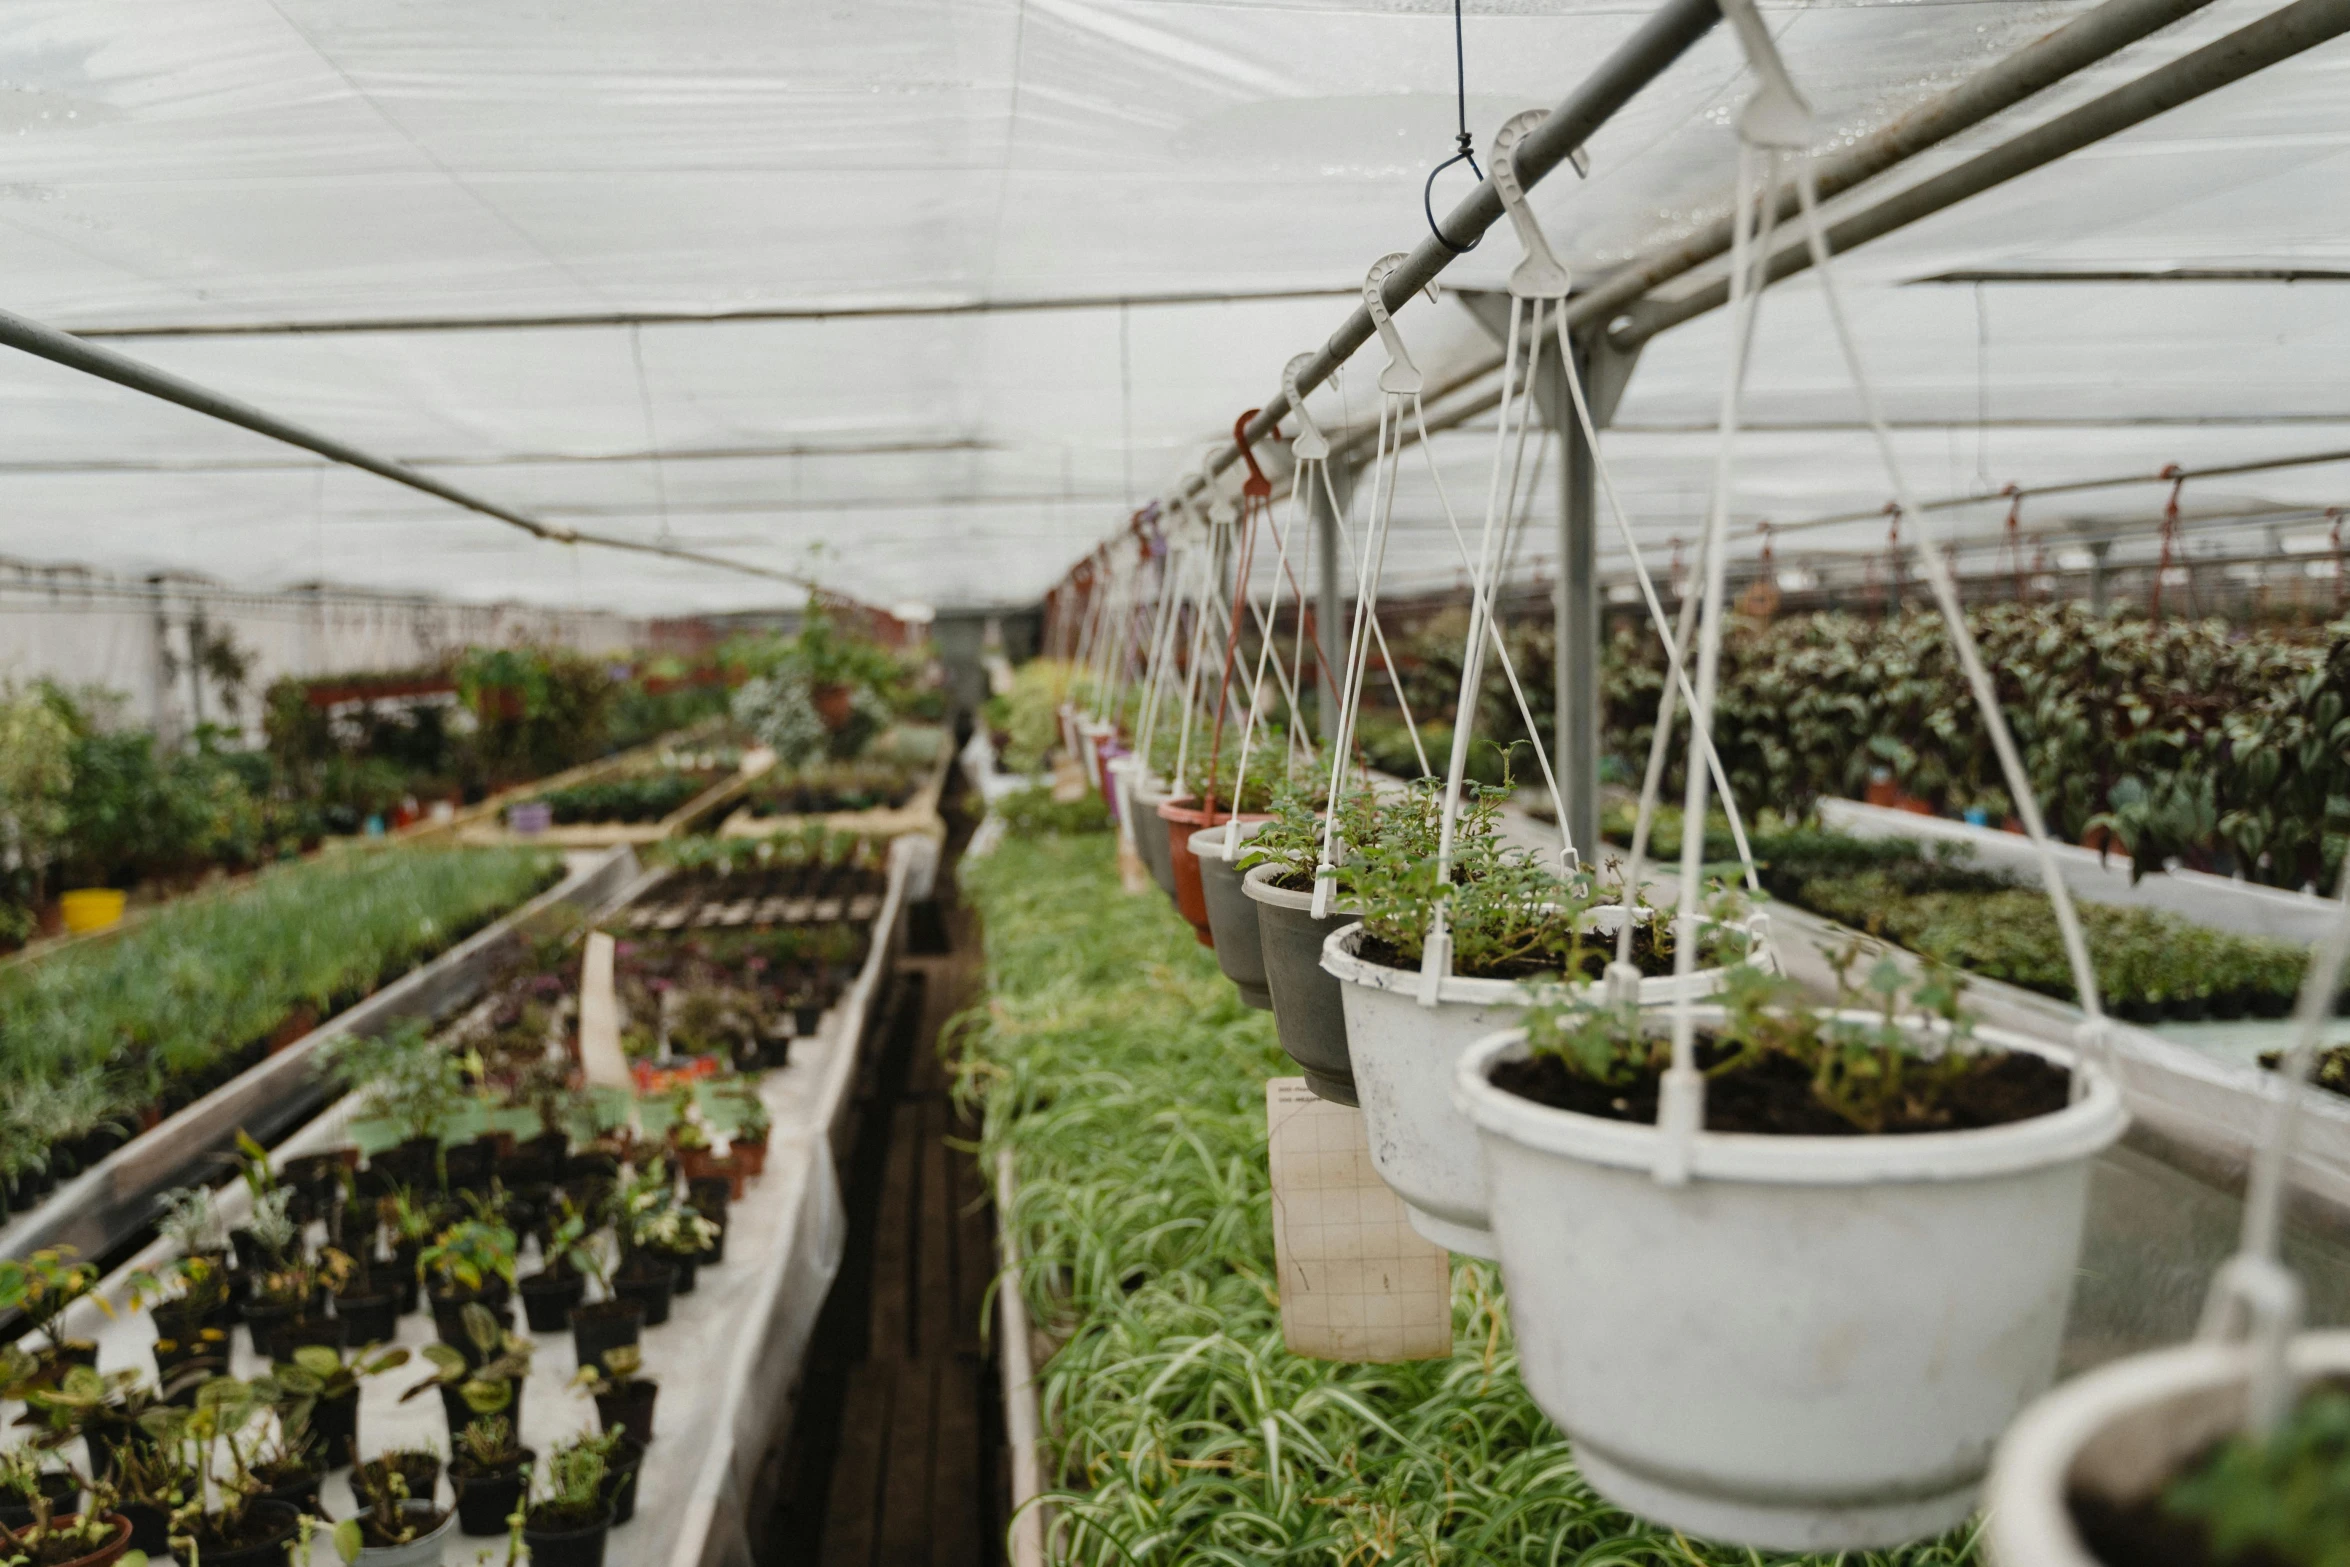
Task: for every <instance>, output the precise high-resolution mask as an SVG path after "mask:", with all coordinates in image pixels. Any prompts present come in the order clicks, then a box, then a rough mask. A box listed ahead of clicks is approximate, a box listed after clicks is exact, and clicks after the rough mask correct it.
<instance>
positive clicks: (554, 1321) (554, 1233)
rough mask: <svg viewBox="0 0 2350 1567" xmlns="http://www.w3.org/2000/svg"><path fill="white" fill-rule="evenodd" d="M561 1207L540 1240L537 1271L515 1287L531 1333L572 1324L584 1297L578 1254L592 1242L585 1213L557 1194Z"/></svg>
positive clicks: (562, 1327)
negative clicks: (572, 1318) (574, 1314)
mask: <svg viewBox="0 0 2350 1567" xmlns="http://www.w3.org/2000/svg"><path fill="white" fill-rule="evenodd" d="M556 1201H558V1202H559V1203H561V1204H562V1207H561V1209H560V1211H559V1213H558V1215H557V1216H556V1218H555V1219H554V1221H553V1222H552V1223H551V1224H549V1225H548V1227H547V1229H546V1232H545V1234H544V1235H543V1236H542V1238H541V1239H540V1242H539V1271H538V1272H536V1273H533V1274H531V1275H529V1276H528V1277H526V1278H524V1279H522V1280H521V1281H520V1282H519V1283H518V1284H516V1285H515V1288H516V1289H517V1290H519V1291H520V1292H521V1295H522V1314H523V1316H524V1318H525V1319H526V1320H527V1321H528V1322H529V1324H530V1330H531V1331H532V1332H533V1333H560V1332H562V1331H563V1330H564V1329H565V1328H568V1327H569V1326H571V1314H572V1312H573V1311H574V1310H576V1309H577V1308H578V1306H579V1303H580V1302H581V1301H582V1300H584V1299H585V1298H586V1296H587V1275H586V1274H585V1273H584V1272H582V1271H581V1269H580V1267H579V1255H580V1252H581V1250H582V1249H583V1248H584V1247H587V1246H589V1245H591V1244H592V1243H591V1241H590V1237H589V1235H588V1227H587V1215H586V1214H584V1213H581V1212H580V1211H579V1210H578V1209H577V1208H575V1207H573V1206H572V1205H571V1199H570V1198H569V1197H568V1196H558V1197H557V1198H556Z"/></svg>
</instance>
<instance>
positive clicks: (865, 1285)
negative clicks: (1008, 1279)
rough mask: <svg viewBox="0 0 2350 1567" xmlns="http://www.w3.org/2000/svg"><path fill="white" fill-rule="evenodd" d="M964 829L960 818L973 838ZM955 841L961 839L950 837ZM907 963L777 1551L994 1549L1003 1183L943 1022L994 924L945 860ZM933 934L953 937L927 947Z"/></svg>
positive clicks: (765, 1559) (774, 1519)
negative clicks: (979, 919)
mask: <svg viewBox="0 0 2350 1567" xmlns="http://www.w3.org/2000/svg"><path fill="white" fill-rule="evenodd" d="M960 836H961V835H959V834H958V839H959V837H960ZM949 848H950V854H949V857H948V865H949V866H950V867H951V865H952V852H953V850H955V849H959V848H960V842H959V841H957V842H952V843H950V846H949ZM940 880H941V891H940V897H939V899H938V903H937V906H936V908H935V910H932V909H926V908H920V907H919V906H918V909H917V914H918V917H917V918H916V919H915V921H914V928H913V940H912V941H911V942H910V947H911V949H912V950H911V951H910V952H909V954H908V956H907V957H905V958H904V959H903V960H902V961H901V964H900V973H899V984H898V989H897V992H896V996H895V998H894V1001H895V1005H894V1010H893V1013H892V1016H891V1019H890V1025H889V1027H888V1029H887V1030H886V1032H885V1033H884V1035H883V1037H882V1040H881V1043H880V1048H879V1049H878V1050H876V1051H875V1053H874V1056H873V1059H871V1060H870V1061H869V1062H868V1063H867V1064H866V1068H865V1075H864V1079H863V1080H862V1081H861V1082H860V1085H859V1092H858V1097H857V1105H856V1127H855V1131H854V1133H853V1135H852V1136H851V1137H850V1139H849V1141H848V1146H847V1150H846V1154H845V1157H844V1159H843V1161H842V1169H841V1181H842V1188H843V1192H844V1196H845V1200H846V1205H847V1209H848V1215H849V1241H848V1246H847V1250H846V1253H845V1255H844V1256H843V1259H842V1263H841V1271H840V1276H839V1277H838V1278H837V1279H836V1280H835V1281H834V1283H833V1287H832V1292H831V1294H830V1295H829V1296H828V1297H827V1299H826V1301H825V1305H824V1310H823V1313H822V1315H821V1316H820V1317H819V1319H818V1321H817V1326H816V1332H815V1337H814V1340H813V1342H812V1344H811V1345H810V1349H809V1361H808V1372H807V1375H806V1377H805V1378H804V1380H803V1385H802V1394H801V1403H800V1409H799V1413H798V1416H797V1418H796V1419H795V1420H794V1422H793V1432H792V1438H791V1440H790V1442H789V1443H788V1444H786V1446H785V1448H784V1449H782V1450H781V1451H780V1452H779V1453H778V1454H777V1455H776V1461H775V1467H774V1470H773V1473H772V1476H771V1484H770V1493H771V1494H772V1496H773V1504H772V1507H771V1509H769V1510H766V1511H765V1513H764V1517H765V1519H766V1527H765V1529H764V1531H763V1534H762V1536H761V1538H759V1539H758V1540H757V1542H756V1545H757V1548H758V1552H759V1560H760V1563H761V1567H992V1564H996V1563H1000V1562H1002V1561H1003V1559H1004V1552H1003V1543H1002V1542H1003V1533H1004V1526H1005V1522H1006V1517H1005V1515H1006V1512H1007V1510H1008V1506H1009V1495H1010V1483H1009V1474H1008V1463H1007V1459H1006V1456H1005V1453H1004V1448H1003V1412H1002V1408H1001V1399H1000V1397H999V1395H998V1391H997V1389H998V1381H997V1372H996V1365H995V1357H994V1355H993V1353H992V1352H991V1350H990V1347H989V1345H988V1344H987V1343H985V1342H984V1341H983V1340H982V1338H981V1336H980V1332H979V1320H980V1308H981V1304H982V1302H983V1300H984V1298H985V1295H986V1291H987V1288H988V1285H989V1282H990V1281H991V1280H992V1279H993V1278H994V1276H995V1230H994V1223H993V1217H992V1208H991V1206H990V1205H989V1204H988V1201H987V1199H988V1194H989V1193H988V1185H987V1183H986V1182H985V1181H983V1180H982V1179H981V1177H980V1174H979V1170H978V1167H977V1164H976V1162H975V1161H974V1160H973V1159H972V1157H971V1156H970V1155H969V1154H967V1153H964V1152H961V1151H959V1150H957V1149H954V1148H950V1147H949V1146H948V1140H949V1139H950V1138H954V1139H957V1140H960V1141H964V1142H969V1141H975V1140H976V1138H977V1135H978V1132H977V1127H976V1126H974V1125H970V1124H966V1123H962V1122H959V1121H958V1120H957V1119H956V1116H955V1111H954V1106H953V1103H952V1101H951V1099H950V1098H949V1095H948V1087H949V1083H948V1076H947V1073H946V1070H945V1068H944V1067H943V1066H942V1065H941V1064H940V1062H939V1059H938V1053H937V1041H938V1033H939V1029H940V1028H941V1026H942V1025H943V1024H944V1023H945V1022H946V1020H947V1019H948V1018H950V1017H952V1016H953V1015H954V1014H955V1013H956V1012H957V1011H958V1010H960V1009H961V1007H962V1006H964V1005H965V1004H966V1002H967V1000H968V999H969V997H970V995H971V993H972V991H973V989H974V987H975V985H976V983H977V976H978V972H979V959H978V933H977V931H976V929H975V928H974V926H973V922H972V920H971V918H970V916H969V914H968V912H967V911H965V910H964V909H962V908H961V907H959V906H958V905H957V904H956V903H955V901H954V899H953V893H952V887H951V869H942V871H941V877H940ZM925 947H930V948H943V949H944V950H943V951H931V952H925V951H924V950H923V949H924V948H925Z"/></svg>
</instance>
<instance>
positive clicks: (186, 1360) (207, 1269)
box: [130, 1255, 229, 1386]
mask: <svg viewBox="0 0 2350 1567" xmlns="http://www.w3.org/2000/svg"><path fill="white" fill-rule="evenodd" d="M130 1300H131V1306H132V1308H133V1309H134V1310H135V1309H137V1308H139V1307H142V1306H144V1307H146V1308H147V1309H148V1310H149V1312H150V1313H151V1314H152V1315H153V1316H154V1318H155V1370H156V1374H157V1375H158V1376H159V1377H160V1378H161V1379H162V1381H163V1382H164V1383H165V1384H167V1385H169V1386H180V1385H183V1382H184V1378H183V1373H188V1372H191V1371H197V1372H209V1373H212V1374H215V1375H217V1374H222V1373H225V1372H227V1370H228V1368H229V1342H228V1330H227V1320H226V1316H225V1313H226V1311H227V1308H228V1271H227V1269H226V1268H224V1267H223V1266H222V1265H221V1261H220V1259H219V1258H218V1257H216V1256H203V1255H197V1256H181V1257H175V1258H173V1259H172V1260H171V1261H169V1262H166V1263H164V1264H163V1265H162V1266H161V1267H159V1268H156V1269H153V1270H148V1269H141V1270H139V1271H138V1272H136V1273H133V1274H132V1275H131V1278H130ZM184 1385H187V1386H193V1383H185V1384H184Z"/></svg>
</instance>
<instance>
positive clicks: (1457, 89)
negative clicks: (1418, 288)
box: [1420, 0, 1485, 256]
mask: <svg viewBox="0 0 2350 1567" xmlns="http://www.w3.org/2000/svg"><path fill="white" fill-rule="evenodd" d="M1452 82H1453V95H1454V101H1455V102H1456V103H1457V104H1458V105H1459V109H1460V119H1459V126H1460V130H1459V133H1458V134H1457V135H1456V136H1454V138H1453V140H1454V142H1455V144H1456V145H1457V146H1458V147H1459V151H1457V152H1455V153H1454V154H1453V155H1452V156H1451V157H1449V158H1447V159H1445V160H1444V161H1443V162H1442V163H1439V164H1438V165H1436V167H1434V168H1433V169H1430V170H1429V171H1428V182H1427V183H1426V184H1425V185H1422V186H1421V187H1420V210H1421V211H1422V212H1423V213H1425V214H1427V217H1428V232H1429V233H1431V234H1433V235H1435V236H1436V243H1437V244H1439V245H1442V246H1443V247H1444V248H1445V249H1447V250H1449V251H1451V252H1452V253H1453V254H1454V255H1456V256H1465V255H1467V254H1468V253H1469V252H1470V251H1472V250H1475V249H1476V248H1477V245H1478V243H1479V242H1478V241H1477V240H1474V239H1473V240H1470V241H1469V242H1468V243H1467V244H1466V245H1456V244H1454V243H1453V242H1452V240H1451V239H1450V238H1449V237H1448V236H1447V235H1446V234H1445V232H1444V230H1443V229H1441V228H1439V227H1438V226H1437V223H1436V176H1437V175H1439V174H1442V173H1443V172H1444V171H1445V170H1446V169H1449V168H1451V167H1452V166H1453V165H1454V164H1456V163H1466V164H1467V165H1468V166H1469V172H1470V173H1471V174H1474V175H1476V176H1477V182H1478V183H1479V184H1483V183H1484V182H1485V171H1484V170H1483V169H1481V168H1479V167H1477V154H1476V153H1474V152H1472V151H1470V144H1471V138H1470V136H1469V65H1468V51H1467V50H1466V48H1464V47H1463V45H1462V42H1461V0H1452Z"/></svg>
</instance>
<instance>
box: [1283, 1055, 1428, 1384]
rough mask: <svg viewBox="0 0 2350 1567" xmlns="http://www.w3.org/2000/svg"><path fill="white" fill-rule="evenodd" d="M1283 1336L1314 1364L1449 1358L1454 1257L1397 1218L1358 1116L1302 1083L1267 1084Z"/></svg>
mask: <svg viewBox="0 0 2350 1567" xmlns="http://www.w3.org/2000/svg"><path fill="white" fill-rule="evenodd" d="M1265 1124H1266V1129H1267V1131H1268V1132H1269V1133H1270V1134H1271V1135H1270V1140H1269V1144H1268V1156H1269V1158H1270V1161H1271V1164H1272V1172H1273V1260H1274V1263H1275V1265H1276V1266H1277V1267H1278V1268H1279V1269H1280V1273H1281V1338H1282V1342H1283V1343H1285V1344H1287V1345H1288V1346H1289V1350H1290V1353H1291V1354H1294V1355H1310V1356H1312V1357H1314V1358H1315V1359H1317V1360H1343V1361H1357V1362H1383V1361H1394V1360H1441V1359H1443V1358H1444V1357H1445V1356H1447V1355H1450V1354H1451V1353H1452V1256H1451V1254H1450V1253H1449V1252H1447V1251H1446V1250H1445V1249H1444V1248H1443V1247H1441V1246H1439V1245H1437V1244H1436V1243H1435V1242H1433V1241H1430V1240H1428V1239H1426V1238H1424V1237H1423V1236H1422V1235H1421V1234H1420V1233H1419V1232H1418V1231H1417V1230H1414V1229H1413V1228H1412V1226H1411V1222H1410V1221H1409V1220H1408V1219H1406V1218H1405V1217H1404V1211H1403V1201H1402V1199H1400V1198H1398V1197H1397V1196H1396V1195H1395V1193H1393V1192H1391V1191H1389V1190H1388V1189H1387V1183H1386V1182H1384V1181H1382V1180H1380V1179H1379V1172H1378V1171H1376V1170H1374V1169H1372V1168H1371V1148H1370V1142H1369V1140H1368V1138H1367V1137H1366V1136H1365V1134H1364V1131H1363V1112H1362V1111H1360V1110H1357V1109H1355V1108H1353V1107H1352V1106H1350V1105H1342V1104H1333V1103H1331V1102H1330V1101H1329V1100H1327V1099H1321V1098H1317V1097H1316V1096H1315V1094H1314V1091H1313V1090H1312V1089H1310V1088H1308V1087H1306V1080H1305V1079H1304V1078H1302V1077H1276V1078H1274V1079H1272V1080H1271V1081H1270V1082H1268V1083H1266V1084H1265Z"/></svg>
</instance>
